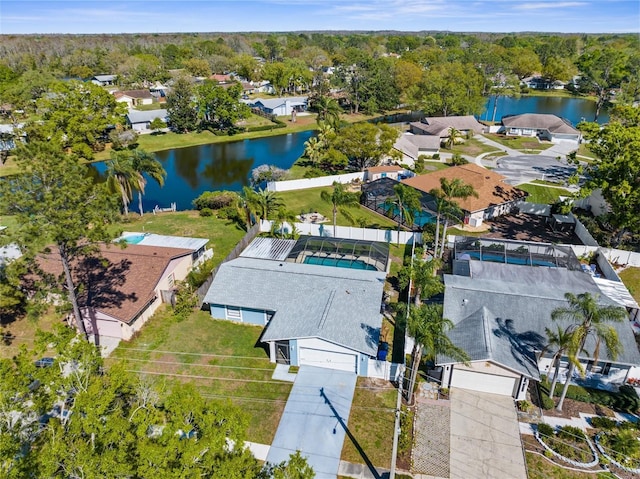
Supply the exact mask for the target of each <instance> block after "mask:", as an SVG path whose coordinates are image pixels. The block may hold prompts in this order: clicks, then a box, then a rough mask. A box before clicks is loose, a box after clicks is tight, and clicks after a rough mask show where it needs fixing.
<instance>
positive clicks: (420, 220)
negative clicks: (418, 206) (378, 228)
mask: <svg viewBox="0 0 640 479" xmlns="http://www.w3.org/2000/svg"><path fill="white" fill-rule="evenodd" d="M378 207H379V208H382V209H383V210H385V211H387V213H389V211H391V212H392V213H393V216H396V215H397V214H398V208H397V207H396V206H395V205H394V206H392V207H391V208H389V207H388V206H387V205H385V204H384V203H380V204H379V205H378ZM435 222H436V216H435V215H433V214H431V213H429V212H428V211H424V210H422V211H418V212H414V215H413V224H415V225H416V226H420V227H422V226H424V225H427V224H430V223H435Z"/></svg>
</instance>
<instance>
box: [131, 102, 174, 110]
mask: <svg viewBox="0 0 640 479" xmlns="http://www.w3.org/2000/svg"><path fill="white" fill-rule="evenodd" d="M166 108H167V104H166V103H156V102H153V103H151V104H149V105H136V106H134V107H133V109H134V110H138V111H151V110H164V109H166Z"/></svg>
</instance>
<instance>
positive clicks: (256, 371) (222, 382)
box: [108, 306, 291, 444]
mask: <svg viewBox="0 0 640 479" xmlns="http://www.w3.org/2000/svg"><path fill="white" fill-rule="evenodd" d="M262 330H263V328H262V327H260V326H253V325H244V324H235V323H231V322H229V321H225V320H215V319H213V318H212V317H211V316H210V314H209V313H208V312H206V311H196V312H194V313H192V314H191V315H190V316H189V317H188V318H187V319H186V320H185V321H183V322H176V320H175V319H174V318H173V317H172V315H171V311H170V310H169V309H167V308H166V306H162V307H161V308H160V309H159V310H158V312H157V313H156V314H155V315H154V316H153V317H152V318H151V320H150V321H149V322H148V323H147V324H145V326H144V328H143V329H142V331H141V332H140V334H139V335H138V336H137V337H136V338H135V339H133V340H132V341H130V342H127V343H121V345H120V347H118V349H116V351H115V352H114V353H113V354H112V356H111V358H110V359H109V360H108V364H109V363H111V362H113V361H115V360H116V359H123V360H125V361H126V362H127V364H128V366H129V368H128V369H130V370H132V371H137V372H147V373H150V374H149V375H150V376H151V377H157V378H158V379H159V380H166V381H167V384H168V386H170V385H171V383H172V382H173V381H188V382H192V383H194V384H196V386H197V388H198V390H199V392H200V393H201V394H202V395H203V396H204V397H207V398H210V399H224V398H228V399H229V400H231V401H232V402H233V403H234V404H237V405H238V406H239V407H240V408H241V409H242V410H244V411H245V412H246V413H247V414H248V416H249V432H248V439H249V440H250V441H254V442H259V443H262V444H270V443H271V442H272V440H273V436H274V434H275V431H276V429H277V426H278V423H279V421H280V416H281V415H282V411H283V409H284V405H285V403H286V400H287V397H288V395H289V391H290V390H291V383H285V382H280V381H273V380H272V379H271V376H272V374H273V370H274V368H275V365H274V364H272V363H270V362H269V357H268V354H267V353H266V352H265V350H264V349H262V348H261V347H259V346H257V343H258V339H259V338H260V335H261V333H262ZM184 353H188V354H184Z"/></svg>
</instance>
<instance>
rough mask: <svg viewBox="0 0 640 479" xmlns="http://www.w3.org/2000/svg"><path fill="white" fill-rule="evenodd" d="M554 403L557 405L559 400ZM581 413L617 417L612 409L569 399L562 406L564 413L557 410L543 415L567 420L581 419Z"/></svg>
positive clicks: (555, 399) (547, 411)
mask: <svg viewBox="0 0 640 479" xmlns="http://www.w3.org/2000/svg"><path fill="white" fill-rule="evenodd" d="M554 401H555V403H556V404H558V398H554ZM580 413H583V414H597V415H598V416H607V417H614V416H615V414H614V412H613V409H610V408H608V407H606V406H601V405H599V404H590V403H586V402H581V401H576V400H574V399H568V398H567V399H565V400H564V404H563V405H562V412H559V411H557V410H556V409H548V410H545V411H543V414H544V415H545V416H551V417H563V418H567V419H569V418H572V417H580Z"/></svg>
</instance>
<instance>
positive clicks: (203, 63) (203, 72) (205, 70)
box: [182, 58, 211, 77]
mask: <svg viewBox="0 0 640 479" xmlns="http://www.w3.org/2000/svg"><path fill="white" fill-rule="evenodd" d="M182 65H183V66H184V68H185V70H187V71H188V72H189V73H190V74H191V75H193V76H195V77H208V76H209V75H211V67H210V66H209V62H207V60H205V59H204V58H189V59H188V60H184V61H183V62H182Z"/></svg>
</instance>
